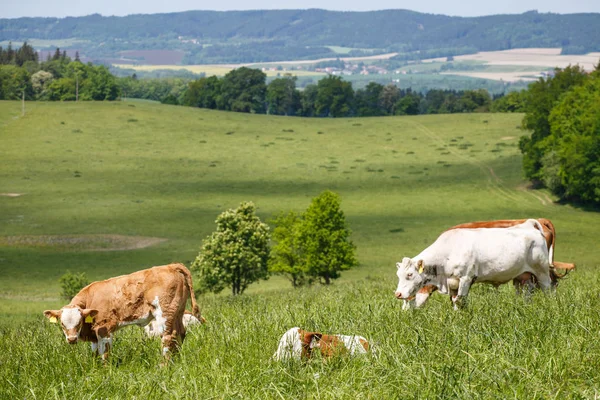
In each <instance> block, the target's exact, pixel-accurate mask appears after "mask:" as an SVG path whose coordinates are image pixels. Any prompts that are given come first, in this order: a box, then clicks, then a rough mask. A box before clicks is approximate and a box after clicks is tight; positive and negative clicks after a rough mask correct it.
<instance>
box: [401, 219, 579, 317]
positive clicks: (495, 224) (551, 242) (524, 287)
mask: <svg viewBox="0 0 600 400" xmlns="http://www.w3.org/2000/svg"><path fill="white" fill-rule="evenodd" d="M525 221H527V220H526V219H500V220H495V221H477V222H467V223H464V224H459V225H455V226H453V227H451V228H449V229H448V230H451V229H474V228H509V227H511V226H515V225H520V224H522V223H524V222H525ZM537 221H538V222H539V223H540V226H539V228H541V232H542V235H544V238H545V239H546V246H547V247H548V258H549V260H550V278H551V279H552V285H553V286H557V285H558V280H559V279H561V278H564V277H565V275H566V274H567V273H568V272H569V271H571V270H573V269H574V268H575V264H572V263H565V262H560V261H554V248H555V243H556V229H555V228H554V224H553V223H552V221H550V220H549V219H546V218H538V219H537ZM557 269H562V270H564V271H565V272H564V273H563V274H559V273H558V272H557ZM513 285H514V286H515V290H516V292H517V293H522V292H524V291H526V292H531V290H533V289H534V288H535V287H536V286H537V285H536V278H535V276H533V275H532V274H530V273H524V274H522V275H520V276H518V277H516V278H515V279H513ZM436 290H437V287H435V286H432V285H426V286H424V287H423V288H421V290H419V291H418V292H417V294H416V296H415V298H414V299H410V300H405V301H404V304H403V306H402V308H403V309H409V308H411V307H413V306H416V307H417V308H418V307H420V306H422V305H423V304H424V303H425V302H426V301H427V299H428V298H429V296H430V295H431V294H432V293H433V292H435V291H436Z"/></svg>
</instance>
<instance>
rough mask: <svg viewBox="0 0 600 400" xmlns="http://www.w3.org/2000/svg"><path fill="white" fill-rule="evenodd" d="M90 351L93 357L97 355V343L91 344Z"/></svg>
mask: <svg viewBox="0 0 600 400" xmlns="http://www.w3.org/2000/svg"><path fill="white" fill-rule="evenodd" d="M92 351H93V352H94V354H95V355H98V342H92Z"/></svg>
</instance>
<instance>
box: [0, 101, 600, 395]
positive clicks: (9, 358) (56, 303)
mask: <svg viewBox="0 0 600 400" xmlns="http://www.w3.org/2000/svg"><path fill="white" fill-rule="evenodd" d="M20 107H21V105H20V103H18V102H0V127H1V129H0V140H1V142H2V150H1V154H2V157H0V193H20V194H22V195H21V196H18V197H9V196H0V210H1V212H0V220H1V221H2V223H0V315H1V316H2V317H1V318H0V354H2V357H1V359H0V380H1V381H2V382H3V384H2V385H0V398H81V399H87V398H90V399H92V398H124V397H125V398H131V397H144V398H213V397H215V398H260V399H263V398H326V399H330V398H331V399H333V398H336V399H337V398H482V399H484V398H485V399H487V398H508V397H510V398H532V399H536V398H540V399H541V398H551V397H552V398H556V397H558V398H591V397H594V396H595V395H597V393H599V392H600V375H599V373H598V370H599V367H600V361H599V360H600V346H599V345H598V343H599V342H598V340H596V339H597V336H598V334H599V333H600V332H599V327H600V314H599V313H598V309H599V307H600V297H598V295H597V287H598V285H599V284H600V278H599V276H598V274H597V269H598V267H599V266H600V264H599V261H598V260H599V259H600V247H599V246H598V244H597V238H598V236H599V234H600V228H599V226H600V215H598V213H596V212H591V211H586V210H583V209H578V208H574V207H572V206H566V205H561V204H558V203H555V202H554V200H555V199H554V198H553V197H552V195H551V194H549V193H548V192H547V191H544V190H530V189H529V188H528V187H527V185H526V184H525V182H524V181H523V180H522V172H521V156H520V153H519V151H518V147H517V143H518V138H519V137H520V136H521V135H523V134H524V132H523V131H521V130H520V129H519V128H518V126H519V125H520V119H521V117H522V116H521V115H517V114H465V115H457V114H454V115H429V116H416V117H385V118H351V119H316V118H315V119H304V118H294V117H273V116H265V115H250V114H238V113H226V112H218V111H212V110H202V109H194V108H187V107H176V106H166V105H160V104H156V103H148V102H135V101H133V102H130V101H127V102H115V103H108V102H103V103H89V102H81V103H44V102H36V103H27V113H26V115H25V116H24V117H21V116H20ZM326 189H329V190H333V191H335V192H337V193H338V194H339V195H340V197H341V200H342V209H343V210H344V212H345V215H346V218H347V221H348V224H349V227H350V228H351V230H352V231H353V235H352V239H353V241H354V243H355V244H356V246H357V257H358V259H359V261H360V266H359V267H357V268H356V269H354V270H352V271H348V272H344V273H343V275H342V278H341V279H339V280H338V281H336V282H335V283H334V284H333V285H332V286H331V287H321V286H314V287H308V288H301V289H296V290H294V289H292V288H291V285H290V284H289V283H288V282H287V281H286V280H285V279H284V278H282V277H273V278H271V279H270V280H269V281H263V282H260V283H258V284H255V285H252V286H251V287H250V289H249V290H248V291H247V293H246V294H244V295H242V296H239V297H237V298H233V297H232V296H230V295H229V294H228V293H223V294H220V295H203V296H199V304H200V305H201V307H202V312H203V315H204V316H205V317H206V318H207V320H208V322H207V323H206V324H205V325H203V326H201V327H199V328H198V329H195V330H193V331H190V333H189V335H188V338H187V340H186V342H185V343H184V345H183V347H182V349H181V354H180V355H179V356H177V357H175V358H174V360H173V363H172V364H171V365H169V366H167V367H164V368H159V364H160V363H161V357H160V344H159V341H156V340H149V339H145V338H144V336H143V332H142V330H140V329H137V328H128V329H125V330H123V331H120V332H119V333H118V334H117V337H116V342H115V345H114V353H113V357H112V360H111V362H110V363H109V364H108V365H106V366H104V367H103V366H102V364H101V363H100V362H99V361H98V360H96V359H95V358H94V356H93V354H92V352H91V350H90V347H89V345H84V344H78V345H76V346H69V345H67V343H66V342H65V339H64V336H63V335H62V333H61V332H60V329H59V328H58V327H56V326H54V325H51V324H49V323H48V322H47V321H46V320H45V319H44V317H43V316H42V311H43V310H45V309H50V308H59V307H61V306H62V305H63V304H64V301H62V300H60V299H59V292H60V288H59V284H58V278H59V277H60V276H61V275H62V274H64V273H65V272H66V271H67V270H70V271H71V272H85V273H86V274H87V275H88V277H89V278H90V279H91V280H99V279H105V278H108V277H112V276H116V275H120V274H125V273H129V272H133V271H136V270H139V269H143V268H147V267H150V266H152V265H161V264H166V263H169V262H173V261H179V262H184V263H185V264H186V265H188V266H189V265H190V263H191V261H192V260H193V259H194V257H195V256H196V255H197V253H198V251H199V248H200V244H201V241H202V239H203V238H204V237H206V236H207V235H209V234H210V233H211V232H212V231H213V230H214V227H215V225H214V220H215V218H216V216H217V215H218V214H219V213H221V212H222V211H224V210H225V209H228V208H232V207H237V206H238V205H239V203H240V202H241V201H245V200H250V201H253V202H254V203H255V204H256V205H257V208H258V215H259V216H260V218H261V219H263V220H264V221H269V220H270V219H271V218H272V217H273V216H274V215H276V214H277V213H279V212H282V211H288V210H294V211H297V212H301V211H304V210H305V209H306V208H307V207H308V205H309V203H310V200H311V199H312V198H313V197H315V196H317V195H318V194H319V193H321V192H322V191H323V190H326ZM526 217H535V218H538V217H545V218H549V219H551V220H552V221H553V222H554V224H555V226H556V229H557V233H558V238H557V248H556V259H557V260H560V261H568V262H575V263H576V264H577V270H575V271H574V272H572V273H571V274H569V275H568V277H567V278H565V279H564V280H563V281H562V282H561V284H560V285H559V287H558V290H557V293H556V294H555V295H544V294H541V293H536V294H535V295H534V296H533V297H532V298H531V299H530V300H526V299H523V298H521V297H516V296H515V295H514V293H513V290H512V287H510V286H509V285H505V286H503V287H501V288H499V289H494V288H492V287H490V286H486V285H475V287H474V289H473V291H472V294H471V295H470V303H469V307H468V308H467V309H466V310H463V311H460V312H454V311H452V310H451V305H450V301H449V300H448V299H447V298H446V297H444V296H442V295H439V294H435V295H433V296H432V299H431V300H430V302H429V303H428V304H427V305H426V307H425V308H423V309H421V310H413V311H411V312H402V311H401V303H400V302H399V301H397V300H396V299H395V298H394V297H393V292H394V289H395V287H396V284H397V278H396V276H395V272H396V268H395V266H394V265H395V262H396V261H399V260H401V259H402V257H403V256H414V255H415V254H417V253H418V252H420V251H421V250H422V249H423V248H425V247H426V246H427V245H429V244H430V243H432V242H433V241H434V240H435V238H436V237H437V236H438V235H439V233H440V232H442V231H443V230H445V229H446V228H448V227H450V226H452V225H455V224H458V223H461V222H467V221H476V220H490V219H505V218H526ZM106 237H113V238H114V237H119V238H132V237H134V238H139V237H144V238H160V239H164V240H163V241H158V242H156V243H152V245H149V246H147V247H141V248H135V249H125V248H117V249H113V251H97V250H98V248H102V247H103V246H108V244H106V242H105V241H103V239H102V240H101V238H106ZM49 238H50V239H52V238H59V239H60V238H71V239H72V240H62V241H61V240H54V241H51V240H48V239H49ZM77 238H79V239H82V238H91V239H89V241H90V242H91V244H89V243H87V242H86V244H85V245H82V244H81V242H80V241H79V242H78V241H77ZM40 243H41V244H40ZM293 326H301V327H303V328H306V329H309V330H320V331H323V332H328V333H343V334H359V335H362V336H365V337H367V338H369V339H371V340H373V341H374V342H376V343H377V346H378V350H379V352H378V354H379V357H377V358H371V357H358V358H353V359H352V358H346V357H341V358H339V359H335V360H331V361H328V362H323V361H322V360H319V359H318V358H317V359H315V360H313V361H311V362H308V363H294V362H292V363H283V364H279V363H274V362H271V361H270V357H271V355H272V354H273V352H274V351H275V349H276V347H277V342H278V340H279V337H280V336H281V334H283V332H285V331H286V330H287V329H289V328H291V327H293Z"/></svg>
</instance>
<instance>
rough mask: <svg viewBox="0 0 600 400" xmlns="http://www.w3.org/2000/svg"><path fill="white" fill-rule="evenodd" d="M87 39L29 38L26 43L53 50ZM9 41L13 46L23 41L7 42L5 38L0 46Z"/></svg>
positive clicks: (21, 43)
mask: <svg viewBox="0 0 600 400" xmlns="http://www.w3.org/2000/svg"><path fill="white" fill-rule="evenodd" d="M88 42H89V40H85V39H75V38H69V39H47V40H46V39H29V40H27V43H28V44H30V45H31V46H33V47H34V48H51V49H52V50H54V48H55V47H60V48H65V47H73V46H77V45H79V44H81V43H88ZM9 43H12V46H13V48H16V47H20V46H22V45H23V42H20V41H14V40H13V41H12V42H9V41H7V40H5V41H2V42H0V46H2V47H6V46H8V44H9Z"/></svg>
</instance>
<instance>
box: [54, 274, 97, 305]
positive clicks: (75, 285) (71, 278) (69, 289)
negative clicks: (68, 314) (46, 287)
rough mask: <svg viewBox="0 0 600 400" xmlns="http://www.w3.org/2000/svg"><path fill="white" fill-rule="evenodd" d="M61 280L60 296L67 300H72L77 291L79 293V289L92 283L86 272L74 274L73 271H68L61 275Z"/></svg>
mask: <svg viewBox="0 0 600 400" xmlns="http://www.w3.org/2000/svg"><path fill="white" fill-rule="evenodd" d="M59 282H60V288H61V289H62V290H61V292H60V297H62V298H63V299H65V300H71V299H72V298H73V297H75V295H76V294H77V293H79V291H81V289H83V288H84V287H85V286H87V285H89V283H90V281H89V280H88V278H87V276H86V275H85V272H81V273H79V274H73V273H71V271H67V273H66V274H64V275H63V276H61V277H60V279H59Z"/></svg>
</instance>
